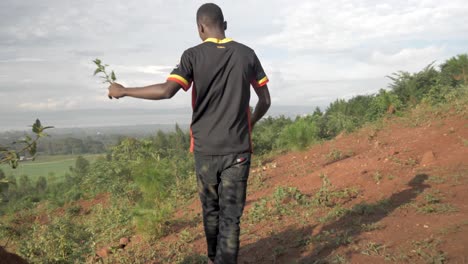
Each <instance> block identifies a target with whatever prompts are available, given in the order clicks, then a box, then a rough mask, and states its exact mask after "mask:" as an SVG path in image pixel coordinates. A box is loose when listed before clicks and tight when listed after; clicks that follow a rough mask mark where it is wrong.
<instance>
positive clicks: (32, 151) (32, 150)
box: [29, 142, 37, 156]
mask: <svg viewBox="0 0 468 264" xmlns="http://www.w3.org/2000/svg"><path fill="white" fill-rule="evenodd" d="M36 152H37V142H33V143H32V145H31V147H30V148H29V154H30V155H31V156H34V155H36Z"/></svg>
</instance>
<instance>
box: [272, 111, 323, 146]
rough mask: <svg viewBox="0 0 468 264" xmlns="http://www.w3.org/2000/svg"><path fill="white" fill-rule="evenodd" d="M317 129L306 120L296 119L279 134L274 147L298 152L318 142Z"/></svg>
mask: <svg viewBox="0 0 468 264" xmlns="http://www.w3.org/2000/svg"><path fill="white" fill-rule="evenodd" d="M318 135H319V128H318V127H317V125H316V124H315V123H314V122H313V121H311V120H310V119H308V118H298V119H297V120H296V121H295V122H294V123H292V124H290V125H288V126H286V127H285V128H284V129H283V130H282V131H281V133H280V135H279V137H278V139H277V141H276V146H277V147H278V148H280V149H294V150H300V149H304V148H306V147H308V146H309V145H311V144H312V143H314V142H317V141H318V139H319V138H318Z"/></svg>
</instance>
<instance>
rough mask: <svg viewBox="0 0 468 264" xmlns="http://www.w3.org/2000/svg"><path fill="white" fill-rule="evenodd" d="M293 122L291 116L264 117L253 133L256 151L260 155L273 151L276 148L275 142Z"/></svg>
mask: <svg viewBox="0 0 468 264" xmlns="http://www.w3.org/2000/svg"><path fill="white" fill-rule="evenodd" d="M292 123H293V121H292V120H291V119H290V118H287V117H284V116H280V117H277V118H273V117H267V118H264V119H262V120H261V121H260V122H259V123H258V124H257V125H256V126H255V130H254V133H253V139H252V140H253V143H254V151H255V153H258V154H259V155H263V154H266V153H269V152H272V151H273V150H275V149H276V145H275V142H276V140H277V138H278V137H279V136H280V134H281V131H282V130H283V129H284V128H285V127H286V126H289V125H291V124H292Z"/></svg>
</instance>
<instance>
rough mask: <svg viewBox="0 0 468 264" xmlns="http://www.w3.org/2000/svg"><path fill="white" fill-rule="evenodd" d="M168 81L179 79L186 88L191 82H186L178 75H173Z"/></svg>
mask: <svg viewBox="0 0 468 264" xmlns="http://www.w3.org/2000/svg"><path fill="white" fill-rule="evenodd" d="M168 79H177V80H179V81H181V82H183V83H184V84H185V86H188V85H189V82H188V81H187V80H185V78H184V77H182V76H180V75H177V74H171V75H169V77H168Z"/></svg>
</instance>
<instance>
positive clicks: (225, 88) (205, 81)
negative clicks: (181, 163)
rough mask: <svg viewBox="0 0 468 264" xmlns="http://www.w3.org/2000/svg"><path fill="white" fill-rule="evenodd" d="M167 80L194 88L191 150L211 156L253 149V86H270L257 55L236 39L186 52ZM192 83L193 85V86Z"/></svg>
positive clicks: (211, 42) (202, 45)
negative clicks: (251, 101)
mask: <svg viewBox="0 0 468 264" xmlns="http://www.w3.org/2000/svg"><path fill="white" fill-rule="evenodd" d="M168 80H170V81H175V82H177V83H179V84H180V85H181V86H182V87H183V89H184V90H185V91H187V90H188V89H189V88H190V86H193V88H192V108H193V116H192V124H191V129H190V135H191V147H190V150H191V151H192V152H193V151H194V152H196V153H201V154H206V155H225V154H236V153H243V152H249V151H252V143H251V126H250V108H249V101H250V85H253V86H255V87H262V86H264V85H266V83H267V82H268V78H267V76H266V74H265V72H264V71H263V68H262V65H261V64H260V61H259V60H258V58H257V56H256V55H255V52H254V51H253V50H252V49H250V48H249V47H247V46H245V45H243V44H240V43H238V42H235V41H233V40H231V39H227V38H226V39H223V40H218V39H213V38H210V39H207V40H205V42H203V43H202V44H200V45H198V46H195V47H193V48H190V49H188V50H186V51H185V52H184V53H183V55H182V58H181V60H180V63H179V65H177V67H176V68H175V69H174V70H173V71H172V73H171V75H170V76H169V77H168ZM192 83H193V85H192Z"/></svg>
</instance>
